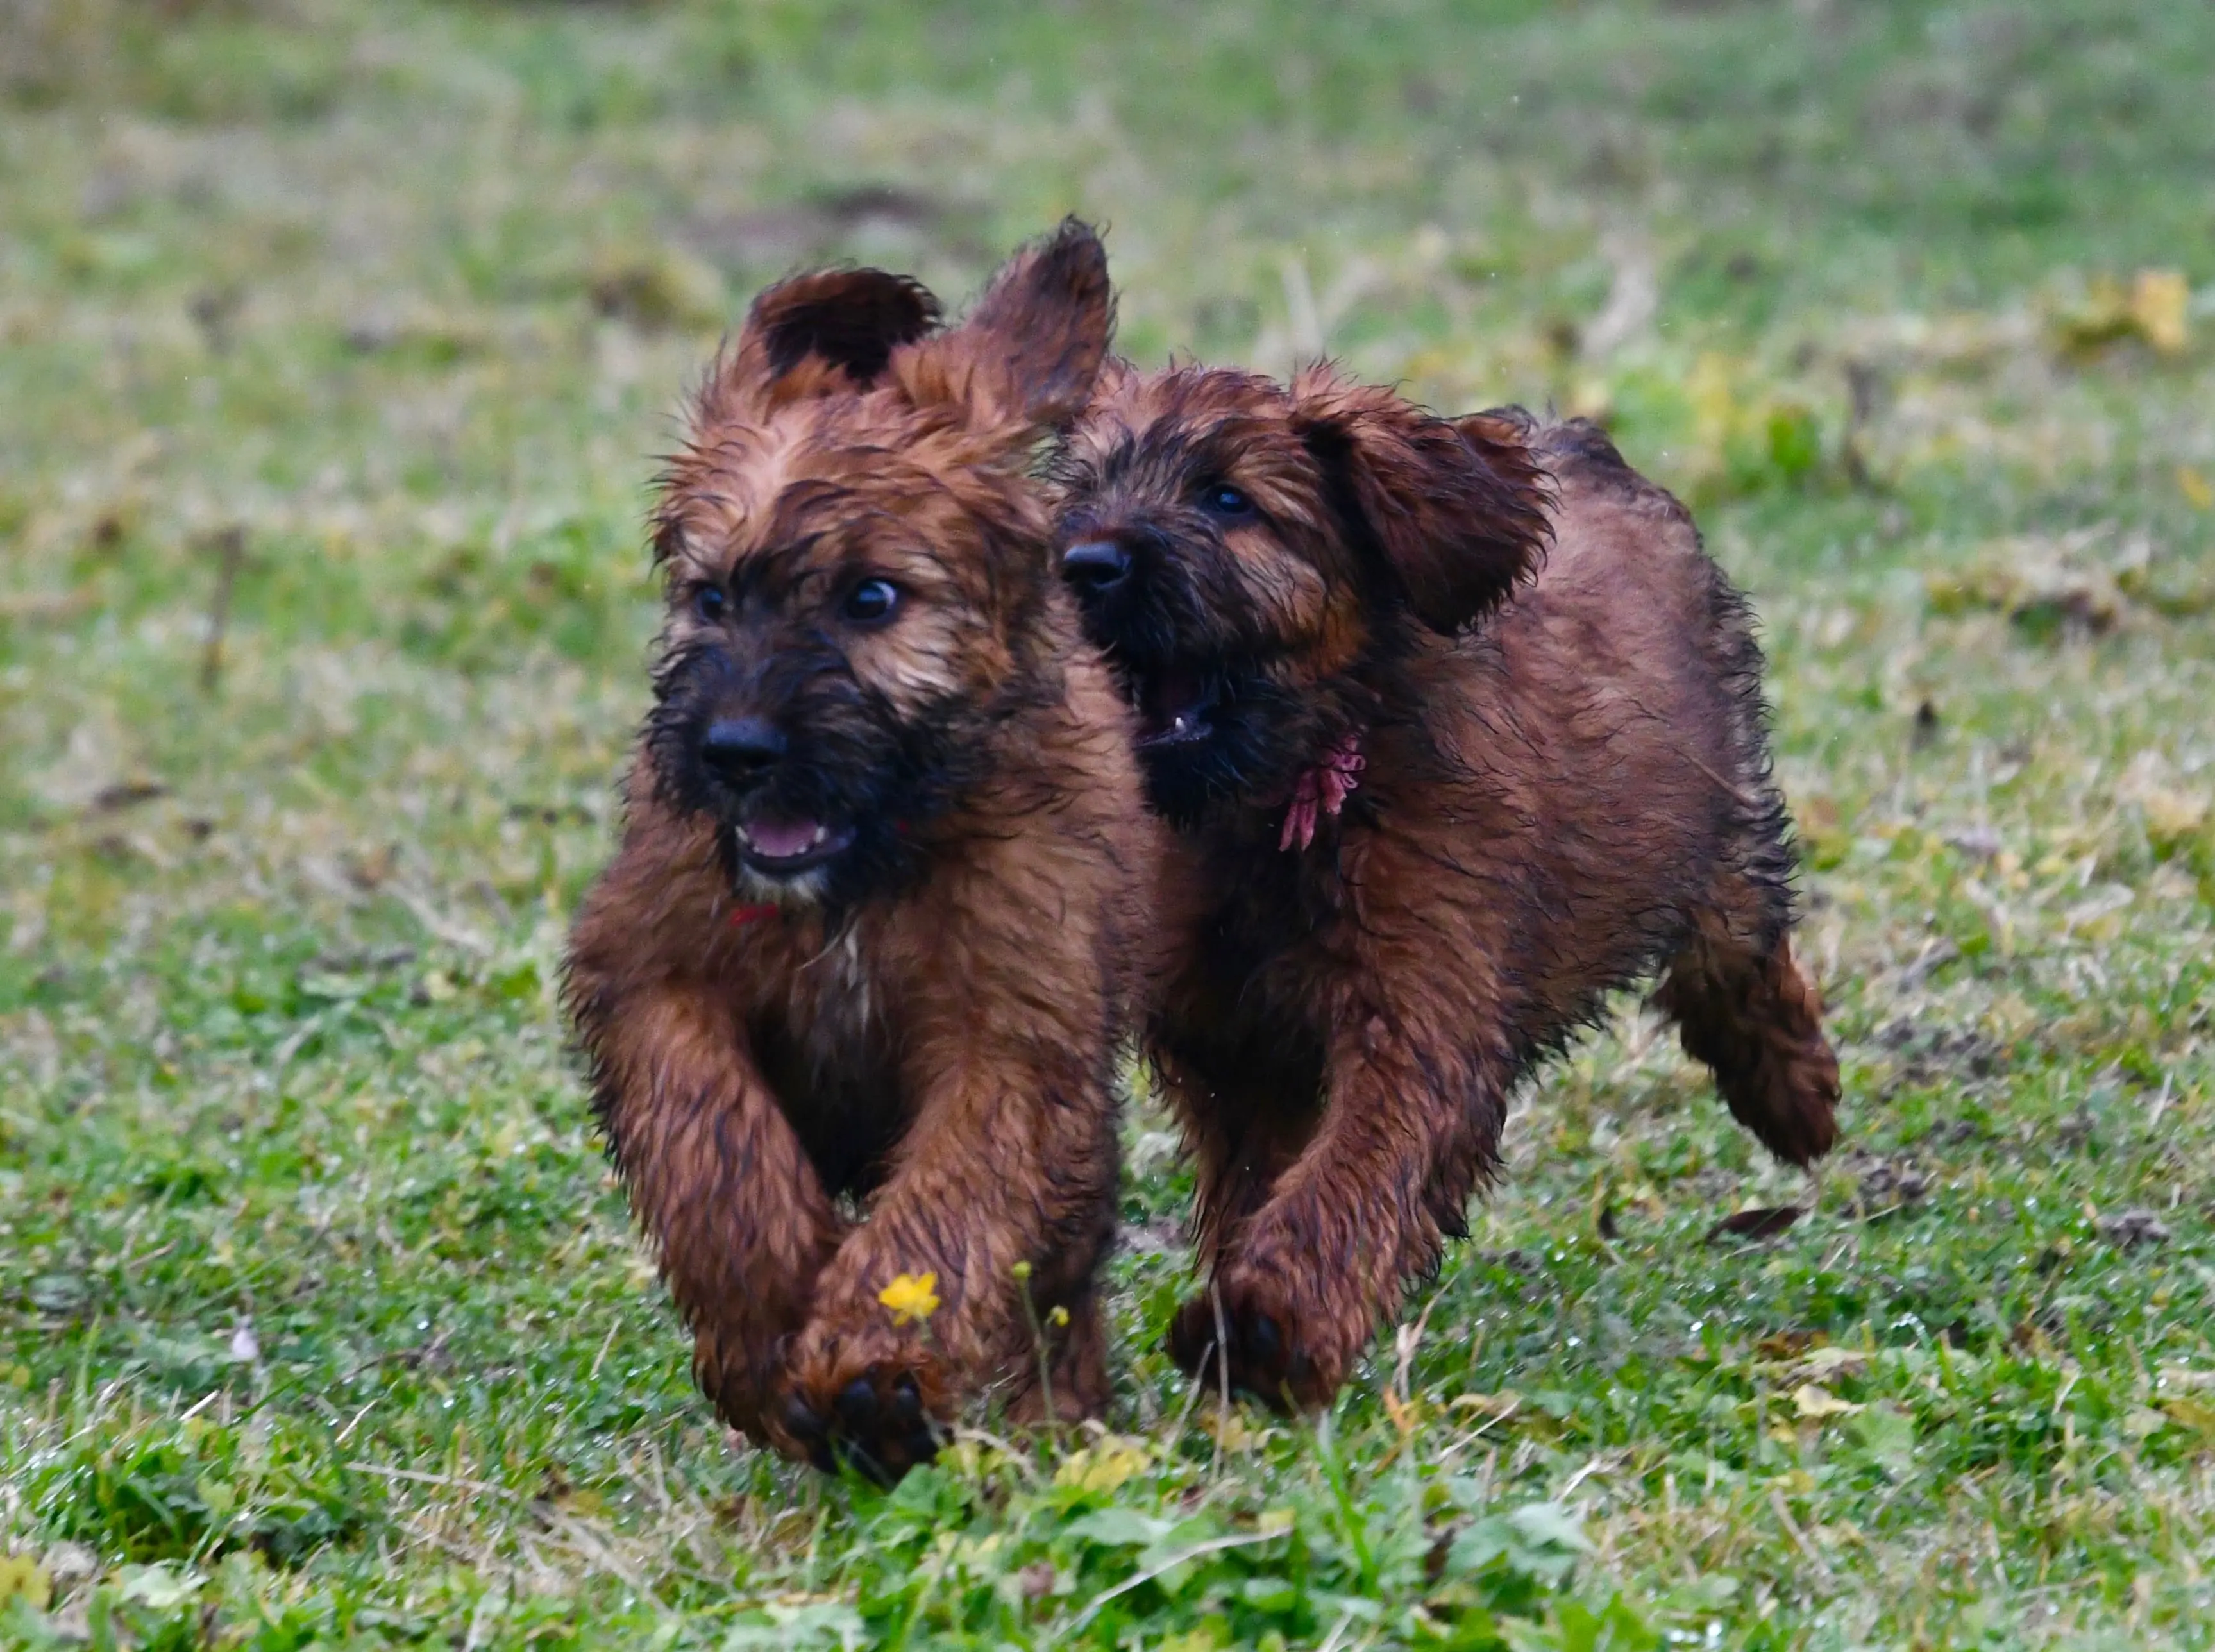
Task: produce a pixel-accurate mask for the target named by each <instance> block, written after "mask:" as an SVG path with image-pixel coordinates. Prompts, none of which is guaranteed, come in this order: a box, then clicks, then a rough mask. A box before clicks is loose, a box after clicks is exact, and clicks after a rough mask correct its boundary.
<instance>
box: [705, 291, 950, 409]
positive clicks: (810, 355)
mask: <svg viewBox="0 0 2215 1652" xmlns="http://www.w3.org/2000/svg"><path fill="white" fill-rule="evenodd" d="M938 313H939V312H938V300H937V299H936V298H933V297H932V296H931V294H930V289H929V288H927V287H925V286H923V284H922V283H921V282H919V281H917V280H916V279H913V278H912V277H911V276H906V275H893V274H891V273H888V272H887V271H884V270H878V269H827V270H815V271H812V272H810V273H807V274H805V275H795V276H792V277H790V278H789V279H786V280H782V281H779V282H778V283H777V284H776V286H773V287H770V288H768V289H766V290H765V291H764V292H763V293H762V295H761V296H760V297H759V298H756V299H755V300H754V302H753V307H752V309H751V310H748V311H747V312H746V324H745V328H744V329H741V330H740V332H739V341H738V347H737V348H736V349H735V350H734V351H733V352H732V353H730V354H729V355H728V356H727V358H726V359H725V360H724V361H723V362H722V363H721V365H719V366H718V367H717V369H716V371H715V374H714V377H713V379H712V381H711V383H710V384H709V396H711V397H712V396H717V395H721V394H731V393H733V392H736V393H741V394H743V393H745V392H747V391H754V392H759V393H764V394H769V395H771V396H774V394H775V393H776V391H778V390H788V391H792V392H797V393H803V394H804V393H805V392H806V391H807V390H827V389H831V388H833V387H834V386H836V387H838V388H848V389H866V388H868V385H870V384H873V383H874V382H875V380H876V379H877V378H880V376H881V375H882V374H883V372H884V371H885V366H886V364H887V362H889V361H890V360H891V359H892V353H893V351H894V350H895V349H897V348H898V347H899V346H901V345H903V344H910V343H912V342H914V341H916V340H917V339H919V338H922V337H923V336H924V335H927V334H928V333H930V330H931V329H933V328H935V327H936V326H937V325H938Z"/></svg>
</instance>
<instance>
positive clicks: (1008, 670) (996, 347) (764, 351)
mask: <svg viewBox="0 0 2215 1652" xmlns="http://www.w3.org/2000/svg"><path fill="white" fill-rule="evenodd" d="M1110 323H1111V315H1110V299H1109V292H1108V286H1107V269H1106V262H1105V259H1104V256H1103V255H1102V253H1101V248H1100V244H1099V243H1098V241H1097V240H1096V239H1095V237H1094V236H1093V235H1092V233H1091V232H1090V231H1089V230H1086V229H1084V228H1083V226H1081V225H1078V224H1074V223H1071V224H1066V225H1065V226H1064V227H1063V229H1062V230H1061V231H1060V232H1059V233H1058V235H1056V236H1053V237H1052V239H1050V240H1048V241H1047V242H1046V243H1042V244H1041V245H1040V246H1039V247H1037V248H1036V249H1033V250H1032V251H1030V252H1028V253H1027V254H1025V255H1022V256H1021V257H1019V258H1018V259H1017V260H1016V261H1015V262H1014V263H1012V264H1011V265H1009V267H1008V268H1007V269H1005V270H1004V271H1003V272H1002V273H1001V274H1000V276H999V277H998V278H997V279H996V280H995V281H994V283H993V284H992V286H991V290H990V291H989V292H987V293H986V294H985V298H984V299H983V300H982V301H981V302H980V304H979V305H978V308H977V310H976V312H975V314H974V315H973V316H971V317H970V319H969V320H968V322H966V324H965V325H963V326H961V327H959V328H956V329H953V330H951V331H939V330H936V305H935V304H934V303H933V301H932V300H931V298H930V295H929V294H927V293H925V292H923V290H922V289H921V288H919V287H917V286H915V285H914V284H912V283H911V282H909V281H907V280H905V279H901V278H898V277H894V276H890V275H886V274H882V273H878V272H876V271H872V270H840V271H831V272H826V273H819V274H814V275H807V276H801V277H798V278H795V279H792V280H788V281H787V282H785V283H783V284H782V285H781V286H776V287H772V288H771V289H770V290H769V291H768V292H764V294H763V295H762V296H761V298H759V299H758V301H757V302H756V304H754V307H753V310H752V314H751V316H749V318H748V320H747V322H746V325H745V330H744V332H743V334H742V335H741V336H740V337H739V341H738V344H737V347H736V348H735V349H734V350H733V351H732V352H730V353H728V354H727V357H726V358H725V359H722V360H721V361H720V362H719V363H718V364H717V365H716V366H715V369H714V370H713V372H712V373H711V376H710V378H709V383H708V384H707V386H706V388H705V390H703V393H702V395H701V396H700V399H699V403H698V406H697V408H696V411H695V414H694V416H693V421H692V429H691V433H690V440H689V442H688V443H687V445H686V446H685V448H684V451H683V452H681V453H680V454H679V455H678V458H677V459H676V460H675V462H674V464H672V467H671V469H670V471H669V474H668V476H667V477H666V484H665V487H664V490H663V493H662V497H661V501H660V507H659V508H658V510H657V511H656V513H655V518H654V523H655V539H654V544H655V554H656V556H657V559H658V560H659V561H660V563H661V565H662V567H663V568H664V569H665V571H666V582H667V593H668V616H667V622H666V627H665V629H664V633H663V636H662V641H661V645H660V660H659V664H658V665H657V666H656V668H655V672H654V683H653V686H654V696H655V703H654V706H653V711H652V713H651V715H649V716H648V718H647V727H646V730H645V733H644V735H643V737H642V739H641V744H640V749H639V753H638V758H637V760H636V762H635V765H634V767H633V770H632V772H631V776H630V779H629V789H628V795H627V801H628V818H627V822H626V826H625V830H624V832H623V846H622V850H621V852H620V853H619V854H618V856H617V858H616V860H615V862H614V863H613V864H612V865H611V866H610V867H609V869H607V871H606V873H605V874H604V875H603V876H602V877H601V879H600V881H599V882H598V884H597V885H596V886H595V887H594V888H593V890H592V894H591V896H590V897H589V899H588V900H587V901H586V905H585V907H584V910H583V912H582V913H581V915H580V917H579V918H578V921H577V924H576V928H575V931H574V935H573V936H572V937H571V945H570V953H569V960H568V1002H569V1004H570V1007H571V1010H572V1011H573V1014H574V1018H575V1021H576V1025H577V1028H578V1031H579V1033H580V1036H581V1038H582V1041H583V1042H584V1045H585V1047H586V1051H587V1053H589V1055H590V1057H591V1061H592V1078H593V1084H594V1091H595V1096H596V1100H597V1103H598V1111H599V1115H600V1118H601V1121H602V1122H603V1123H604V1126H605V1127H606V1130H607V1133H608V1139H609V1142H610V1144H611V1148H612V1151H613V1154H614V1157H615V1160H616V1163H617V1166H618V1167H619V1169H620V1170H621V1171H622V1173H623V1179H624V1181H625V1182H626V1184H627V1185H628V1187H629V1193H630V1196H631V1201H632V1204H633V1207H634V1208H635V1210H636V1211H637V1213H638V1214H639V1216H640V1219H641V1221H642V1222H643V1223H644V1224H645V1225H646V1227H647V1230H648V1231H650V1233H651V1234H652V1236H653V1238H654V1240H655V1242H656V1244H657V1245H658V1247H659V1249H660V1256H661V1262H662V1267H663V1270H664V1272H665V1274H666V1277H667V1278H668V1280H669V1284H670V1287H671V1289H672V1292H673V1293H674V1294H675V1296H676V1299H677V1302H678V1306H679V1308H680V1309H681V1310H682V1311H683V1312H684V1316H685V1317H686V1319H687V1321H688V1322H689V1323H690V1327H691V1330H692V1332H693V1335H694V1338H695V1351H694V1370H695V1373H696V1375H697V1377H698V1379H699V1382H700V1385H701V1386H702V1387H703V1389H704V1390H705V1391H706V1392H707V1393H708V1395H709V1397H711V1398H712V1399H713V1400H714V1401H715V1405H716V1407H717V1409H719V1410H720V1411H721V1413H722V1415H723V1416H725V1417H726V1418H727V1420H728V1421H729V1422H732V1423H733V1424H734V1425H736V1426H737V1427H738V1428H741V1429H743V1430H745V1432H746V1433H747V1434H751V1435H752V1436H754V1437H755V1438H756V1439H757V1440H765V1441H769V1442H771V1443H774V1444H775V1445H776V1446H780V1447H781V1448H782V1449H784V1450H785V1451H787V1452H791V1453H793V1454H795V1455H798V1456H804V1457H807V1458H809V1459H812V1460H813V1461H814V1462H816V1463H817V1464H818V1465H821V1466H825V1467H828V1466H830V1465H831V1463H832V1461H833V1459H834V1457H836V1456H838V1455H844V1456H846V1457H848V1458H849V1459H851V1460H853V1461H854V1462H856V1464H857V1465H859V1466H861V1467H862V1468H863V1469H864V1470H865V1471H869V1472H873V1473H876V1474H879V1475H881V1476H886V1477H891V1476H896V1475H898V1474H899V1472H900V1471H902V1470H904V1469H905V1468H906V1467H908V1466H909V1465H912V1464H913V1463H915V1462H917V1461H920V1460H923V1459H927V1458H928V1457H930V1454H931V1452H932V1450H933V1448H934V1440H935V1436H934V1433H933V1422H934V1419H939V1418H942V1417H943V1416H944V1415H945V1413H946V1409H947V1408H948V1407H950V1406H951V1405H952V1404H954V1403H955V1402H957V1401H958V1400H959V1399H960V1398H962V1397H966V1396H970V1395H973V1394H974V1393H976V1392H977V1391H979V1389H980V1388H982V1387H984V1386H985V1385H989V1384H991V1383H995V1382H1001V1383H1005V1384H1006V1385H1009V1391H1010V1403H1011V1404H1012V1405H1013V1407H1014V1408H1015V1409H1016V1411H1017V1412H1018V1414H1022V1413H1023V1412H1025V1411H1029V1412H1032V1413H1034V1414H1035V1413H1036V1412H1038V1411H1039V1410H1040V1409H1041V1408H1042V1407H1043V1405H1044V1403H1046V1395H1045V1394H1044V1393H1041V1392H1040V1387H1041V1381H1042V1379H1041V1375H1040V1368H1039V1366H1040V1356H1039V1353H1038V1350H1037V1348H1036V1347H1035V1345H1034V1333H1033V1330H1032V1329H1031V1327H1032V1325H1033V1323H1038V1324H1040V1325H1043V1326H1044V1327H1045V1328H1046V1336H1047V1338H1048V1340H1049V1342H1050V1344H1051V1359H1050V1362H1049V1366H1048V1371H1047V1373H1046V1379H1045V1380H1046V1382H1048V1383H1050V1390H1051V1397H1052V1403H1054V1404H1055V1405H1056V1406H1057V1407H1058V1408H1059V1409H1061V1410H1063V1411H1064V1412H1065V1413H1070V1414H1081V1413H1083V1412H1085V1411H1088V1410H1091V1409H1096V1408H1097V1407H1098V1406H1099V1405H1100V1404H1101V1402H1102V1400H1103V1399H1104V1397H1105V1394H1106V1375H1105V1370H1104V1366H1103V1362H1102V1355H1103V1346H1102V1341H1101V1328H1100V1323H1099V1317H1098V1311H1097V1309H1096V1307H1095V1299H1094V1293H1093V1275H1094V1270H1095V1264H1096V1263H1097V1262H1098V1261H1099V1259H1100V1256H1101V1253H1102V1251H1103V1250H1104V1249H1105V1247H1106V1246H1107V1242H1108V1239H1109V1237H1110V1235H1111V1233H1112V1231H1113V1230H1114V1193H1115V1178H1116V1167H1117V1151H1116V1129H1115V1121H1116V1106H1115V1101H1114V1096H1113V1094H1112V1092H1111V1090H1110V1084H1111V1080H1112V1077H1113V1067H1114V1059H1115V1053H1116V1051H1117V1048H1118V1046H1119V1042H1120V1040H1122V1039H1123V1038H1124V1037H1126V1036H1127V1034H1128V1032H1129V1030H1130V1029H1131V1025H1132V1023H1131V1021H1130V1019H1129V1006H1130V1005H1131V1004H1132V1003H1133V1002H1134V994H1135V992H1137V991H1138V975H1139V953H1138V949H1139V946H1140V944H1141V941H1142V937H1144V934H1145V930H1146V924H1145V914H1146V913H1147V912H1148V911H1149V909H1150V903H1151V901H1152V899H1153V894H1154V892H1153V889H1152V887H1151V879H1152V876H1153V875H1154V869H1155V868H1156V866H1157V843H1156V835H1157V832H1158V831H1159V828H1158V827H1157V826H1155V825H1153V824H1152V823H1151V822H1150V820H1149V819H1148V817H1147V816H1146V814H1145V812H1144V808H1143V807H1142V805H1141V803H1140V791H1139V785H1140V783H1139V777H1138V771H1137V767H1136V765H1135V763H1134V761H1133V758H1132V754H1131V740H1132V730H1131V727H1130V718H1129V715H1128V713H1127V711H1126V709H1125V707H1124V705H1123V703H1122V701H1121V699H1120V697H1119V696H1118V695H1117V693H1116V691H1115V689H1114V684H1113V682H1112V680H1111V679H1110V678H1109V677H1108V674H1107V672H1106V670H1105V668H1104V667H1103V666H1101V662H1100V660H1099V658H1098V655H1097V654H1095V651H1094V650H1093V649H1092V648H1089V646H1088V645H1086V644H1085V643H1084V642H1083V641H1082V640H1081V638H1080V636H1079V635H1078V628H1077V615H1076V612H1075V609H1074V606H1073V605H1072V604H1071V600H1070V599H1069V596H1068V593H1066V592H1065V591H1064V590H1063V589H1062V588H1061V586H1060V585H1059V583H1058V580H1056V579H1055V578H1054V577H1053V569H1052V554H1051V543H1050V524H1049V519H1048V517H1047V514H1046V508H1045V507H1044V505H1043V503H1042V501H1041V497H1040V493H1039V490H1038V489H1037V488H1036V486H1035V485H1034V483H1033V482H1031V481H1030V480H1029V478H1028V474H1027V472H1028V465H1029V463H1030V461H1031V459H1032V458H1033V455H1034V450H1035V447H1036V445H1037V443H1038V442H1039V440H1040V438H1041V436H1042V435H1043V433H1045V432H1046V429H1047V428H1048V427H1050V426H1051V425H1052V424H1053V423H1054V422H1056V421H1063V420H1066V419H1067V418H1068V417H1070V416H1071V415H1073V414H1074V413H1075V412H1076V411H1077V409H1078V408H1081V407H1083V404H1084V402H1085V398H1086V396H1088V394H1089V391H1090V390H1091V388H1092V384H1093V380H1094V377H1095V374H1096V372H1098V369H1099V365H1100V363H1101V359H1102V356H1103V354H1104V353H1105V350H1106V347H1107V337H1108V333H1109V328H1110ZM863 1213H866V1217H867V1219H866V1220H861V1219H859V1218H860V1217H861V1216H862V1214H863ZM903 1274H906V1275H911V1276H916V1277H917V1278H920V1277H921V1276H923V1275H934V1274H935V1275H936V1281H935V1284H936V1295H937V1297H938V1298H939V1299H940V1301H941V1304H942V1305H940V1306H938V1307H937V1309H936V1312H935V1313H934V1314H932V1315H931V1316H930V1317H929V1318H928V1320H927V1322H926V1321H925V1320H923V1319H921V1318H918V1317H914V1316H912V1315H910V1316H908V1317H906V1318H905V1323H902V1320H901V1317H900V1316H899V1315H897V1314H895V1312H894V1311H893V1308H890V1307H888V1306H887V1305H886V1303H885V1302H884V1301H883V1300H880V1293H882V1292H884V1291H885V1289H886V1287H888V1286H890V1285H891V1284H892V1283H893V1280H895V1279H897V1278H898V1277H899V1276H900V1275H903ZM1026 1293H1028V1297H1029V1299H1030V1300H1029V1303H1028V1305H1026V1303H1025V1301H1024V1297H1025V1295H1026ZM913 1297H914V1293H913V1292H912V1291H911V1293H910V1297H909V1299H910V1301H911V1302H912V1300H913ZM894 1300H895V1304H896V1305H897V1304H898V1302H899V1299H898V1298H895V1299H894Z"/></svg>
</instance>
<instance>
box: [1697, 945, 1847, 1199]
mask: <svg viewBox="0 0 2215 1652" xmlns="http://www.w3.org/2000/svg"><path fill="white" fill-rule="evenodd" d="M1654 1007H1655V1008H1657V1009H1658V1010H1660V1011H1661V1012H1662V1013H1663V1014H1664V1015H1666V1016H1668V1017H1669V1018H1670V1019H1672V1021H1674V1022H1675V1023H1677V1029H1678V1035H1680V1036H1681V1037H1682V1038H1683V1040H1684V1053H1685V1054H1687V1055H1689V1056H1690V1057H1692V1058H1693V1059H1695V1060H1697V1061H1702V1062H1704V1063H1706V1064H1707V1066H1709V1068H1710V1069H1712V1070H1713V1072H1714V1073H1715V1088H1716V1089H1717V1090H1720V1091H1721V1092H1722V1097H1723V1100H1724V1101H1725V1102H1728V1103H1729V1105H1730V1110H1731V1114H1732V1116H1733V1117H1734V1118H1736V1119H1737V1120H1738V1121H1739V1123H1740V1124H1742V1125H1744V1126H1745V1127H1746V1128H1747V1129H1749V1130H1751V1131H1752V1132H1753V1133H1754V1134H1755V1135H1756V1136H1757V1137H1758V1138H1759V1139H1760V1141H1761V1145H1763V1146H1764V1147H1766V1148H1768V1149H1769V1151H1770V1152H1772V1153H1774V1154H1776V1157H1777V1158H1781V1159H1783V1160H1785V1161H1787V1162H1788V1163H1789V1164H1797V1165H1799V1166H1801V1168H1802V1169H1805V1168H1806V1167H1807V1166H1808V1165H1809V1164H1813V1163H1814V1161H1815V1160H1817V1159H1819V1158H1821V1157H1822V1156H1823V1155H1824V1154H1825V1153H1827V1152H1829V1151H1831V1146H1832V1143H1834V1142H1835V1141H1836V1140H1837V1139H1838V1056H1837V1055H1836V1054H1835V1053H1833V1052H1832V1048H1831V1041H1830V1040H1829V1039H1828V1038H1826V1037H1825V1036H1824V1034H1823V1000H1822V996H1821V994H1820V993H1819V992H1817V991H1816V989H1815V984H1814V983H1813V981H1811V980H1808V979H1807V975H1806V974H1805V973H1803V972H1802V971H1801V967H1800V966H1799V963H1798V961H1796V960H1795V959H1794V957H1793V956H1792V949H1791V946H1790V944H1789V943H1787V942H1786V941H1784V940H1782V939H1779V940H1778V942H1777V943H1776V947H1775V948H1774V949H1771V950H1770V952H1768V953H1767V954H1766V955H1763V954H1758V953H1755V952H1753V951H1751V950H1749V949H1746V948H1745V947H1743V946H1741V945H1739V944H1737V943H1735V942H1734V941H1733V939H1732V938H1731V937H1729V936H1728V935H1727V933H1726V932H1725V931H1723V930H1722V927H1721V924H1714V923H1710V924H1703V925H1702V926H1701V927H1700V929H1699V930H1697V932H1696V933H1695V935H1694V937H1693V938H1692V940H1691V941H1690V942H1689V943H1687V944H1686V945H1685V947H1684V949H1683V950H1682V951H1680V952H1679V953H1678V955H1677V956H1676V957H1675V958H1674V959H1672V961H1670V965H1669V971H1668V973H1667V975H1666V977H1665V978H1664V979H1663V980H1662V983H1661V987H1660V991H1659V992H1655V993H1654Z"/></svg>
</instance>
